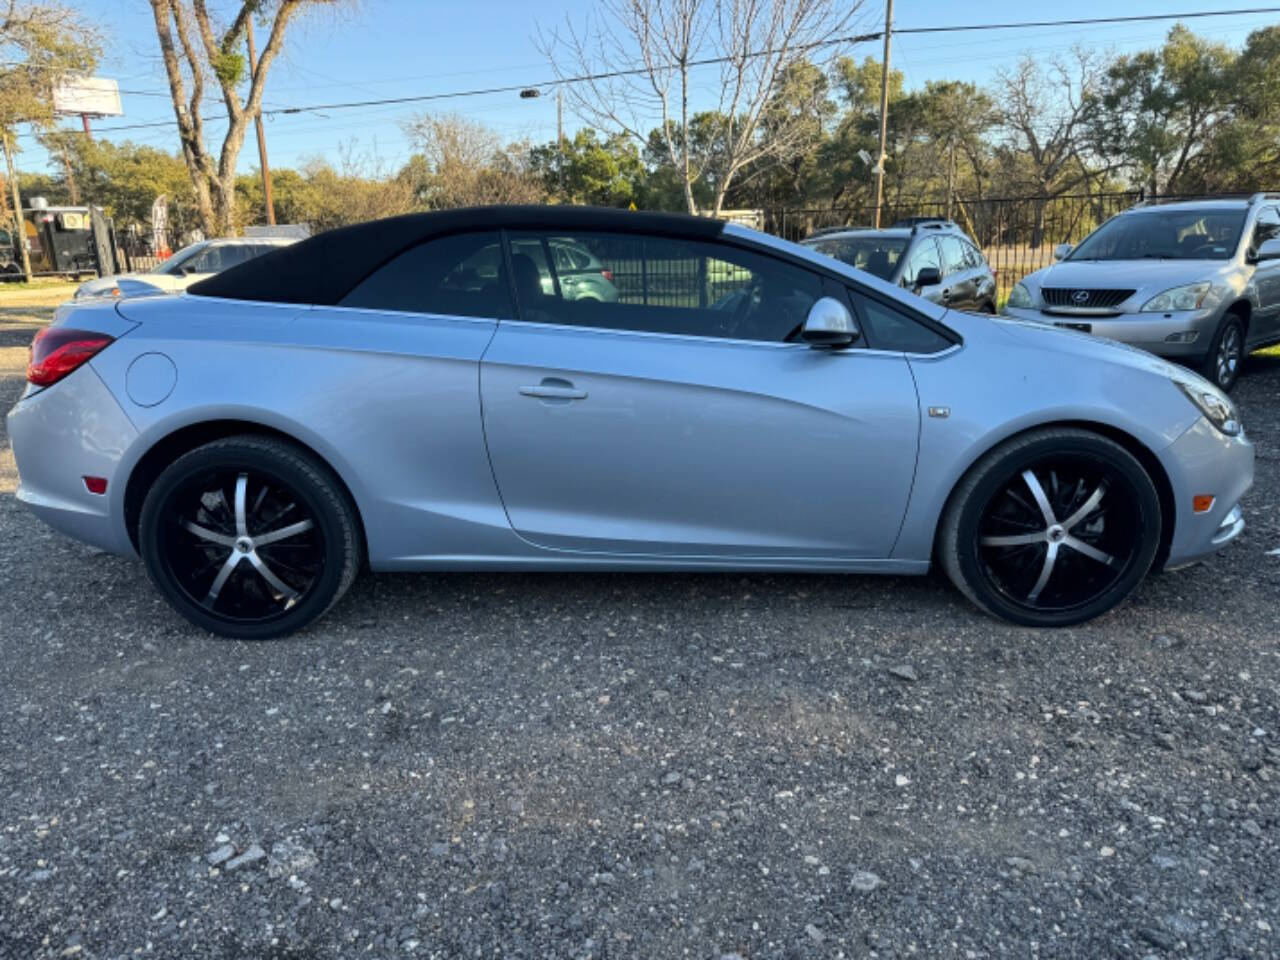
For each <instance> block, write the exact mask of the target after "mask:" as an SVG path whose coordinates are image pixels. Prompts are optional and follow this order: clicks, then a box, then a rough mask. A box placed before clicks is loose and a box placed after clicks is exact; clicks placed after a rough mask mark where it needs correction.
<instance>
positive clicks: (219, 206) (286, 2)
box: [150, 0, 336, 235]
mask: <svg viewBox="0 0 1280 960" xmlns="http://www.w3.org/2000/svg"><path fill="white" fill-rule="evenodd" d="M150 2H151V9H152V12H153V13H154V15H155V25H156V36H157V37H158V38H159V41H160V54H161V57H162V59H163V60H164V68H165V73H166V75H167V77H168V80H169V94H170V96H171V97H172V99H173V112H174V115H175V116H176V117H177V120H178V140H179V142H180V144H181V146H182V158H183V160H184V161H185V162H186V164H187V169H188V170H189V171H190V173H191V182H192V185H193V186H194V187H195V194H196V208H197V210H198V211H199V214H200V223H201V226H202V227H203V228H204V231H205V233H207V234H209V235H218V234H226V233H229V232H230V231H231V230H232V229H233V228H234V225H235V199H236V193H235V174H236V161H237V159H238V158H239V156H240V148H241V146H243V144H244V136H245V131H246V130H247V129H248V125H249V124H250V123H251V122H253V119H254V118H255V117H256V116H258V114H259V112H260V111H261V109H262V91H263V87H264V86H265V85H266V80H267V72H268V71H269V70H270V69H271V64H272V63H273V62H274V60H275V58H276V55H277V54H278V53H279V52H280V48H281V47H282V46H283V45H284V35H285V30H286V28H287V27H288V26H289V23H290V22H291V21H292V20H293V19H294V17H295V16H297V14H298V13H299V12H300V11H301V10H302V8H303V7H308V6H316V5H319V4H321V3H333V2H336V0H240V2H238V3H237V4H236V11H235V14H234V16H232V17H231V19H230V22H229V23H227V24H226V26H225V27H221V26H215V22H214V17H213V16H212V15H211V14H210V12H209V9H208V5H207V2H206V0H150ZM253 16H259V17H266V18H268V19H269V21H270V30H269V33H268V36H267V42H266V45H265V46H264V47H263V48H262V52H261V54H260V55H259V57H258V62H257V65H256V68H255V69H254V70H252V71H250V70H249V69H248V66H247V62H246V58H245V56H244V55H243V54H242V53H241V44H242V43H243V42H244V38H245V30H246V27H247V26H248V24H249V18H250V17H253ZM175 37H176V43H175ZM246 80H247V81H248V89H247V91H246V92H245V94H244V95H243V96H242V95H241V92H240V86H241V84H242V83H244V82H245V81H246ZM209 81H212V82H213V83H216V84H217V88H218V91H219V92H220V93H221V95H222V103H223V106H224V107H225V109H226V117H227V119H226V123H227V130H226V134H225V135H224V136H223V139H222V147H221V149H220V150H219V151H218V154H217V157H216V159H215V157H214V155H213V153H212V152H210V150H209V149H208V148H207V147H206V145H205V131H204V117H203V109H204V98H205V84H206V82H209ZM188 84H189V85H190V94H189V95H188Z"/></svg>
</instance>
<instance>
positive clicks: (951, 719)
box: [0, 322, 1280, 960]
mask: <svg viewBox="0 0 1280 960" xmlns="http://www.w3.org/2000/svg"><path fill="white" fill-rule="evenodd" d="M33 329H34V328H33V327H31V326H29V325H23V324H19V323H13V322H8V323H3V322H0V365H2V366H3V369H2V370H0V378H2V379H0V400H3V406H4V407H5V408H7V406H8V404H9V402H10V401H11V400H12V398H13V397H14V396H15V395H16V394H17V392H18V390H19V388H20V381H21V365H22V363H23V362H24V359H25V350H24V349H23V348H24V345H25V343H26V342H27V340H29V338H30V335H31V332H32V330H33ZM1237 396H1238V398H1239V401H1240V404H1241V406H1242V408H1243V412H1244V420H1245V423H1246V425H1247V427H1248V428H1249V430H1250V432H1251V433H1252V435H1253V438H1254V440H1255V442H1256V444H1257V447H1258V455H1259V463H1258V466H1259V473H1258V483H1257V485H1256V486H1255V488H1254V490H1253V492H1252V494H1251V495H1250V497H1249V499H1248V501H1247V502H1246V510H1247V513H1248V519H1249V522H1250V525H1251V526H1250V528H1249V530H1248V531H1247V532H1246V534H1245V535H1244V537H1243V538H1242V539H1241V540H1240V541H1239V542H1238V543H1237V544H1236V545H1235V546H1233V547H1232V548H1231V549H1230V550H1228V551H1226V552H1224V553H1223V554H1222V555H1221V556H1219V557H1218V558H1215V559H1214V560H1212V561H1211V562H1208V563H1206V564H1203V565H1201V566H1199V567H1196V568H1194V569H1191V570H1187V571H1183V572H1181V573H1178V574H1173V575H1168V576H1161V577H1156V578H1153V579H1151V580H1150V581H1148V582H1147V583H1146V584H1145V585H1144V586H1143V587H1142V588H1141V589H1140V591H1139V593H1138V595H1137V596H1136V597H1135V599H1134V600H1133V601H1131V602H1130V603H1129V604H1127V605H1126V606H1125V607H1124V608H1123V609H1121V610H1119V611H1117V612H1115V613H1113V614H1111V615H1110V616H1108V617H1106V618H1104V619H1102V620H1101V621H1099V622H1095V623H1093V624H1090V625H1087V626H1085V627H1081V628H1077V629H1071V630H1064V631H1057V632H1036V631H1031V630H1025V629H1019V628H1014V627H1009V626H1005V625H1002V624H999V623H996V622H993V621H991V620H989V619H986V618H984V617H983V616H980V615H979V614H977V613H975V612H974V611H973V610H971V609H970V608H969V607H968V606H966V605H965V604H964V603H963V602H962V601H960V600H959V599H958V598H957V596H956V594H955V593H954V592H953V591H951V590H950V589H948V588H946V587H944V586H943V585H942V584H941V583H939V582H937V581H936V580H932V579H919V580H910V579H874V578H865V579H857V578H845V577H834V576H830V577H825V576H824V577H819V576H786V577H784V576H751V577H742V576H656V575H652V576H648V575H646V576H639V575H625V576H624V575H613V576H567V575H565V576H550V575H547V576H516V575H501V576H496V575H495V576H488V575H484V576H481V575H452V576H427V575H421V576H382V577H378V578H371V577H366V578H364V579H363V580H362V581H361V582H360V583H358V584H357V586H356V587H355V588H354V589H353V590H352V592H351V594H349V595H348V598H347V600H346V601H345V602H344V603H343V604H342V605H341V606H340V607H339V608H338V609H337V610H336V611H335V612H334V613H333V614H331V615H330V616H329V617H328V618H327V619H326V620H325V621H323V622H322V623H321V624H320V625H319V626H318V627H316V628H315V629H313V630H311V631H309V632H307V633H306V634H304V635H301V636H298V637H295V638H292V639H289V640H284V641H273V642H268V643H262V644H247V643H235V642H229V641H225V640H217V639H214V638H212V637H210V636H208V635H205V634H202V633H199V632H197V631H194V630H193V629H192V628H190V627H188V626H187V625H186V624H185V622H184V621H181V620H179V619H178V618H177V617H176V616H175V615H173V614H171V613H170V612H169V610H168V609H167V608H166V607H165V605H164V604H163V603H162V602H161V601H160V600H159V599H158V597H157V595H156V593H155V591H154V590H152V588H151V587H150V585H149V584H148V583H147V581H146V578H145V576H144V573H143V571H142V569H141V567H140V565H138V564H136V563H131V562H128V561H124V560H120V559H116V558H112V557H108V556H104V555H101V554H99V553H97V552H96V551H94V550H91V549H89V548H87V547H84V546H81V545H79V544H76V543H73V542H71V541H70V540H67V539H65V538H63V537H61V536H59V535H57V534H54V533H52V532H50V531H49V530H47V529H45V528H44V527H43V526H41V525H40V524H39V523H37V522H36V521H35V520H34V519H33V518H31V517H30V516H28V515H27V514H26V512H25V511H23V510H22V509H21V508H20V507H19V505H18V504H17V503H16V502H15V500H14V497H13V487H14V483H15V476H14V471H13V461H12V457H11V454H10V452H9V450H8V447H7V442H0V637H2V639H0V659H2V661H3V663H4V676H5V682H4V683H3V686H2V687H0V956H2V957H4V958H6V960H7V958H10V957H23V958H25V957H70V956H78V957H102V958H116V957H120V958H123V957H126V956H129V957H134V956H155V957H166V958H167V957H184V958H185V957H217V958H223V957H255V958H256V957H314V958H321V957H325V958H327V957H356V956H359V957H386V958H390V957H402V956H421V957H463V956H465V957H498V956H504V957H531V958H544V957H575V958H576V957H598V958H604V957H612V958H616V957H646V958H647V957H660V958H668V957H683V956H688V957H706V958H724V957H731V958H732V957H735V956H737V957H741V958H748V960H749V958H766V957H779V958H782V957H785V958H793V957H794V958H800V957H838V956H845V957H899V956H909V955H916V956H925V957H951V956H958V957H1006V956H1007V957H1029V956H1041V957H1087V958H1103V957H1146V956H1153V957H1165V956H1182V957H1277V956H1280V881H1278V880H1277V877H1278V876H1280V808H1278V804H1277V798H1278V796H1280V749H1278V747H1280V739H1278V737H1280V644H1278V643H1277V640H1278V638H1280V636H1278V635H1280V621H1278V616H1277V601H1278V600H1280V556H1275V555H1272V554H1270V553H1269V551H1274V550H1276V548H1278V547H1280V512H1278V511H1277V507H1278V506H1280V470H1278V468H1277V467H1278V464H1277V460H1278V455H1277V452H1276V451H1277V449H1280V358H1274V359H1273V358H1267V359H1255V361H1254V362H1253V364H1252V368H1251V371H1250V373H1249V375H1247V376H1246V377H1245V378H1244V379H1243V380H1242V382H1241V383H1240V385H1239V387H1238V392H1237Z"/></svg>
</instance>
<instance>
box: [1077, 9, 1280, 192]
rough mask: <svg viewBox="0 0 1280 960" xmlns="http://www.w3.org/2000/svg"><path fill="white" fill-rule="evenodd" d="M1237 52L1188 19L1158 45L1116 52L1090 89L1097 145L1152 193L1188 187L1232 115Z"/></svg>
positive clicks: (1093, 127)
mask: <svg viewBox="0 0 1280 960" xmlns="http://www.w3.org/2000/svg"><path fill="white" fill-rule="evenodd" d="M1235 60H1236V54H1235V53H1234V52H1233V51H1232V50H1231V49H1230V48H1229V47H1227V46H1224V45H1223V44H1220V43H1212V42H1210V41H1209V40H1206V39H1205V38H1203V37H1198V36H1196V35H1195V34H1194V33H1192V32H1191V31H1190V30H1188V29H1187V28H1186V27H1185V26H1183V25H1182V24H1178V25H1177V26H1175V27H1174V28H1173V29H1172V30H1170V31H1169V35H1168V37H1167V38H1166V39H1165V42H1164V45H1163V46H1162V47H1160V49H1158V50H1148V51H1144V52H1142V53H1136V54H1132V55H1129V56H1122V57H1120V58H1118V59H1117V60H1116V61H1115V62H1114V63H1112V64H1111V66H1110V67H1109V68H1108V69H1107V71H1106V74H1105V77H1104V78H1103V81H1102V83H1101V84H1100V86H1099V89H1098V90H1097V91H1096V92H1094V93H1092V94H1091V95H1090V101H1091V105H1092V106H1093V112H1094V121H1093V124H1092V135H1093V139H1094V143H1095V150H1096V151H1098V152H1102V153H1110V154H1112V155H1115V156H1116V157H1117V158H1118V160H1119V161H1120V163H1122V164H1123V166H1124V168H1125V169H1126V170H1127V171H1128V172H1129V173H1130V174H1131V175H1132V177H1133V178H1134V179H1135V180H1136V181H1137V182H1139V183H1142V184H1144V185H1145V186H1147V187H1148V189H1150V190H1151V191H1152V192H1153V193H1158V192H1161V193H1167V192H1179V191H1180V190H1182V189H1184V188H1185V187H1186V185H1187V184H1185V183H1184V182H1183V181H1184V180H1185V179H1186V177H1187V176H1188V174H1189V173H1190V171H1191V168H1192V165H1193V161H1194V159H1195V157H1196V156H1197V154H1199V152H1200V151H1201V150H1203V149H1204V147H1205V145H1206V144H1207V143H1208V142H1209V141H1210V140H1211V139H1213V137H1214V136H1215V135H1216V133H1217V132H1218V129H1219V127H1220V126H1221V125H1222V124H1224V123H1225V122H1227V121H1228V120H1229V119H1230V118H1231V106H1232V93H1231V87H1232V85H1233V84H1234V82H1235V81H1236V79H1237V75H1236V71H1235V70H1234V69H1233V67H1234V65H1235ZM1272 89H1274V88H1272Z"/></svg>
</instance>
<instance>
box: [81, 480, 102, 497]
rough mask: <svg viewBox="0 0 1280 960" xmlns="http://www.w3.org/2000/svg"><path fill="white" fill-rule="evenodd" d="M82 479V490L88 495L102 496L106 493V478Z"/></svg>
mask: <svg viewBox="0 0 1280 960" xmlns="http://www.w3.org/2000/svg"><path fill="white" fill-rule="evenodd" d="M83 479H84V488H85V489H86V490H88V491H89V492H90V493H96V494H97V495H98V496H102V495H103V494H104V493H106V492H107V478H106V477H84V478H83Z"/></svg>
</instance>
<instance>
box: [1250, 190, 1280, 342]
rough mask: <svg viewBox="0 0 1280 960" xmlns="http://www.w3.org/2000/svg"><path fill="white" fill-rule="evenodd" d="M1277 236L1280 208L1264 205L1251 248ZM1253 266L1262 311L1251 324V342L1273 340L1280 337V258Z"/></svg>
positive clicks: (1279, 232)
mask: <svg viewBox="0 0 1280 960" xmlns="http://www.w3.org/2000/svg"><path fill="white" fill-rule="evenodd" d="M1277 237H1280V210H1277V208H1276V207H1270V206H1269V207H1263V208H1262V210H1261V211H1259V213H1258V219H1257V220H1256V221H1254V228H1253V239H1252V241H1251V242H1250V247H1251V248H1252V249H1253V250H1257V249H1258V248H1259V247H1260V246H1262V244H1263V242H1264V241H1266V240H1274V239H1275V238H1277ZM1253 269H1254V273H1253V285H1254V289H1255V290H1257V292H1258V310H1257V313H1256V314H1255V315H1254V317H1253V319H1252V322H1251V323H1250V324H1249V342H1250V343H1261V342H1268V343H1269V342H1271V341H1272V340H1275V339H1276V338H1278V337H1280V260H1262V261H1259V262H1258V263H1257V264H1255V265H1254V268H1253Z"/></svg>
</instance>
